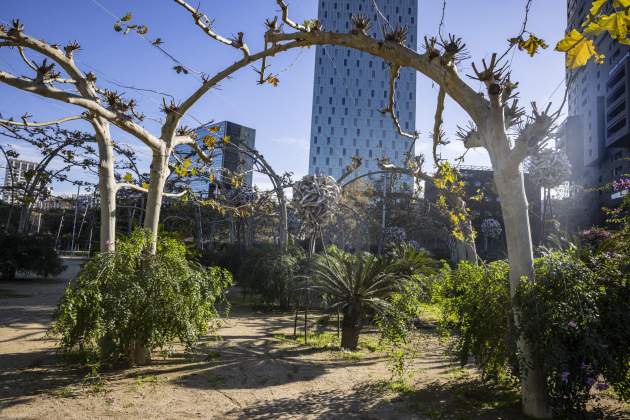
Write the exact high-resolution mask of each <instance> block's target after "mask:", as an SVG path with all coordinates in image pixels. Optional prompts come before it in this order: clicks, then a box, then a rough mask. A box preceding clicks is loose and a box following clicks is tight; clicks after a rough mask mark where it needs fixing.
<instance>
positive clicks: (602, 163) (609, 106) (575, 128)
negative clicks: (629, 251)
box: [562, 0, 630, 229]
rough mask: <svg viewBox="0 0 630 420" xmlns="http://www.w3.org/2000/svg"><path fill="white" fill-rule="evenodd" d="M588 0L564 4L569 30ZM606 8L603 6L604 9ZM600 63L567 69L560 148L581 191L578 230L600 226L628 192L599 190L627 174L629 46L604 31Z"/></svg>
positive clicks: (586, 9)
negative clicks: (605, 209) (607, 210)
mask: <svg viewBox="0 0 630 420" xmlns="http://www.w3.org/2000/svg"><path fill="white" fill-rule="evenodd" d="M591 3H592V1H590V0H567V30H571V29H573V28H576V27H579V26H580V25H581V24H582V22H584V19H585V18H586V17H587V16H588V13H589V10H590V7H591ZM605 7H607V6H605ZM595 45H596V47H597V50H598V52H600V53H602V54H604V55H605V56H606V59H605V61H604V63H603V64H596V63H588V65H586V66H584V67H582V68H579V69H577V70H567V75H566V78H567V81H568V80H571V83H570V84H569V85H568V86H567V89H568V100H567V103H568V108H569V116H568V118H567V121H566V124H565V136H564V139H563V141H562V146H563V147H564V148H565V150H566V152H567V155H568V156H569V160H570V161H571V164H572V166H573V179H572V182H573V183H575V184H576V185H578V186H580V187H581V188H580V189H579V190H578V192H576V194H578V197H577V199H576V200H575V202H576V206H575V207H576V208H575V209H574V213H575V214H572V215H571V219H572V220H574V221H575V224H576V226H577V227H578V228H579V229H586V228H588V227H590V226H592V225H596V224H601V223H603V222H604V220H605V219H606V218H607V216H606V215H605V214H604V213H603V212H602V211H601V208H602V207H608V208H613V207H616V206H618V205H619V204H620V203H621V200H622V198H623V196H624V195H625V194H629V193H630V191H628V190H626V191H603V190H598V188H599V187H601V186H604V185H611V184H612V183H613V182H615V181H618V180H620V179H622V178H626V177H627V174H628V173H630V113H629V111H628V110H629V108H630V78H629V77H628V76H629V75H630V47H628V46H626V45H623V44H620V43H619V42H616V41H615V40H613V39H612V38H611V37H610V36H609V35H608V34H607V33H604V34H602V35H600V36H599V37H597V38H596V39H595Z"/></svg>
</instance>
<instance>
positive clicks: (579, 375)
mask: <svg viewBox="0 0 630 420" xmlns="http://www.w3.org/2000/svg"><path fill="white" fill-rule="evenodd" d="M623 263H624V262H622V261H620V260H618V259H617V258H616V257H615V256H614V255H613V254H608V255H605V256H604V255H602V256H598V257H594V259H592V260H591V261H590V264H587V263H585V262H584V261H582V260H580V259H579V258H576V256H575V254H573V253H572V252H563V253H561V252H549V253H547V254H545V255H544V256H543V257H541V258H540V259H538V261H537V264H536V282H534V283H530V282H524V283H523V284H522V285H521V288H520V290H519V293H518V303H519V305H520V307H521V312H522V320H521V328H522V331H523V333H524V335H525V337H526V338H527V339H528V341H529V342H530V343H531V346H532V349H533V352H534V357H535V360H536V361H537V362H538V363H539V364H540V365H541V366H542V367H543V369H544V370H545V373H546V376H547V385H548V390H549V396H550V397H551V402H552V407H553V409H554V411H555V414H556V416H559V417H567V418H573V416H576V415H578V414H580V413H583V412H584V411H585V410H586V404H587V403H588V401H589V400H590V399H591V398H592V397H593V391H594V390H595V391H597V390H600V391H601V390H605V389H607V388H608V387H609V384H611V385H613V386H614V387H615V390H616V391H617V393H618V395H619V396H621V397H622V398H626V399H627V398H628V397H629V395H628V390H629V389H630V346H629V344H628V343H630V326H629V325H628V322H627V320H628V319H630V303H629V302H630V301H629V300H628V299H630V289H629V285H628V278H627V273H625V274H624V272H623V271H622V270H621V267H623V266H622V265H620V264H623Z"/></svg>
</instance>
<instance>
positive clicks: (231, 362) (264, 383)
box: [156, 340, 381, 390]
mask: <svg viewBox="0 0 630 420" xmlns="http://www.w3.org/2000/svg"><path fill="white" fill-rule="evenodd" d="M209 350H210V351H209V352H207V353H203V352H202V353H197V354H196V355H194V356H191V355H187V356H185V357H188V358H190V357H196V358H197V359H198V360H199V358H203V357H204V356H205V358H206V361H203V362H201V363H196V364H194V365H189V366H179V367H175V370H177V371H178V373H182V372H184V371H188V373H185V374H183V375H181V376H179V377H178V379H177V383H178V384H179V385H180V386H185V387H190V388H197V389H222V390H227V389H259V388H264V387H271V386H278V385H284V384H290V383H292V382H301V381H310V380H313V379H315V378H317V377H320V376H322V375H325V374H326V373H328V372H329V371H331V370H334V369H338V368H344V367H348V366H365V365H370V364H373V363H376V362H378V361H379V360H381V358H380V357H376V356H375V357H371V356H365V357H362V358H361V359H359V360H345V359H341V358H340V359H332V360H331V358H330V350H329V349H324V348H316V347H308V346H304V347H303V346H291V347H278V346H277V343H276V342H275V341H272V340H268V341H267V340H265V341H263V342H261V343H253V342H246V343H241V344H239V345H230V344H228V343H221V344H220V345H218V346H215V347H213V348H211V349H209ZM318 354H322V357H321V358H318V357H316V356H317V355H318ZM306 356H309V359H308V360H307V359H305V357H306ZM313 356H315V357H313ZM208 359H210V360H208ZM156 373H164V370H163V368H158V369H156Z"/></svg>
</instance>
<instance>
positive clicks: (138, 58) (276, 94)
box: [0, 0, 566, 193]
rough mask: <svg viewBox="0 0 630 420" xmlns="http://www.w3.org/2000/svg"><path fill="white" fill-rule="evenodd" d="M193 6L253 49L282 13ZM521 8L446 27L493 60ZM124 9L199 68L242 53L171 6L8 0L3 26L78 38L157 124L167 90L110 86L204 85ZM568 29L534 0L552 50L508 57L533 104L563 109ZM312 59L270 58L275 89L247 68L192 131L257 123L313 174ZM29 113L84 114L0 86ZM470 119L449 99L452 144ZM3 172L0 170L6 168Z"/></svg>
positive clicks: (420, 111) (208, 3)
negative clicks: (124, 31)
mask: <svg viewBox="0 0 630 420" xmlns="http://www.w3.org/2000/svg"><path fill="white" fill-rule="evenodd" d="M377 1H384V0H377ZM419 2H420V7H419V13H420V16H419V19H418V25H419V30H418V33H419V35H425V34H426V35H433V34H435V33H436V32H437V28H438V24H439V21H440V15H441V9H442V1H441V0H419ZM197 3H200V4H201V10H202V11H204V12H205V13H207V14H208V15H209V16H210V17H211V18H213V19H215V29H216V30H217V31H219V32H220V33H222V34H224V35H228V36H229V35H232V34H235V33H237V32H240V31H243V32H245V39H246V41H247V42H248V44H249V46H250V49H252V50H258V49H260V48H261V47H262V35H263V32H264V25H263V22H264V20H265V19H266V18H269V17H272V16H274V15H275V14H278V7H277V6H276V3H275V0H214V1H212V0H195V2H194V4H195V5H196V4H197ZM289 4H290V7H291V14H292V16H293V18H294V19H295V20H297V21H302V20H304V19H308V18H312V17H314V16H316V14H317V1H316V0H292V1H289ZM524 5H525V0H474V1H472V0H448V3H447V10H446V19H445V27H444V32H445V33H450V32H452V33H454V34H456V35H458V36H460V37H462V38H463V39H464V41H465V42H466V45H467V47H468V50H469V51H470V54H471V56H472V57H474V58H475V59H476V60H478V61H480V60H481V58H488V57H490V55H491V54H492V52H500V53H502V52H503V51H504V50H505V48H506V46H507V38H509V37H511V36H514V35H516V34H518V32H519V31H520V27H521V24H522V20H523V14H524ZM127 12H132V13H133V20H134V22H137V23H143V24H146V25H148V26H149V33H148V34H147V37H148V38H150V39H154V38H157V37H159V38H161V39H162V40H163V41H164V42H165V43H164V45H163V46H164V48H165V49H166V50H167V51H168V52H169V53H171V54H172V55H173V56H175V57H176V58H177V59H178V60H180V61H181V62H183V63H185V64H186V65H187V66H188V67H190V68H192V69H195V70H198V71H203V72H205V73H209V74H212V73H214V72H216V71H218V70H220V69H221V68H223V67H225V66H227V65H229V64H231V63H232V62H234V61H235V60H237V59H238V58H239V54H240V53H239V52H238V51H235V50H234V49H232V48H230V47H227V46H224V45H220V44H218V43H216V42H215V41H212V40H211V39H210V38H208V37H207V36H205V35H204V34H203V33H202V32H201V31H200V30H199V29H198V28H197V27H195V26H194V25H193V23H192V21H191V18H190V15H189V14H187V13H185V12H184V10H183V9H181V8H180V7H179V6H177V5H176V4H175V3H174V2H173V1H172V0H81V1H77V0H55V1H50V0H2V7H1V8H0V20H1V21H2V22H3V23H5V24H6V23H7V22H8V21H10V20H11V19H13V18H19V19H21V20H22V21H23V22H24V24H25V29H26V31H27V32H28V33H29V34H31V35H34V36H36V37H39V38H43V39H45V40H47V41H49V42H55V43H61V44H65V43H67V42H69V41H73V40H76V41H78V42H79V43H80V44H81V47H82V50H81V51H79V52H78V53H77V54H76V60H77V63H78V64H79V66H81V68H82V69H84V71H86V72H87V71H94V72H95V73H96V75H97V77H98V78H99V81H98V83H99V85H100V86H102V87H107V88H115V89H117V90H119V91H123V92H126V93H128V94H129V96H130V97H134V98H135V99H137V100H138V102H139V109H140V110H141V111H142V112H143V113H145V114H146V115H147V116H148V117H150V118H156V119H158V118H160V117H161V115H160V111H159V108H160V104H161V97H160V96H159V95H155V94H151V93H138V92H137V91H133V90H131V89H123V88H120V87H117V86H115V85H114V84H112V83H110V81H113V82H118V83H122V84H125V85H132V86H136V87H139V88H149V89H154V90H158V91H162V92H167V93H169V94H171V95H173V96H175V98H177V99H178V100H182V99H184V98H185V97H186V96H188V95H189V94H190V93H191V92H192V91H193V90H194V89H195V88H196V87H197V86H198V85H199V83H200V82H199V80H198V78H196V77H194V76H192V75H188V76H185V75H178V74H176V73H175V72H174V71H173V70H172V68H173V66H174V63H173V62H172V61H171V60H170V59H168V58H167V57H166V56H164V55H163V54H161V53H160V52H159V51H157V50H156V49H155V48H153V47H151V46H150V45H149V43H148V42H147V41H146V40H144V39H142V38H140V37H138V36H136V35H133V34H129V35H127V36H123V35H121V34H119V33H116V32H114V30H113V24H114V21H115V18H114V16H113V15H116V16H122V15H124V14H125V13H127ZM565 24H566V1H564V0H534V1H533V6H532V10H531V13H530V18H529V24H528V29H529V30H530V31H531V32H533V33H535V34H536V35H537V36H539V37H542V38H544V39H545V40H547V42H548V43H549V44H550V48H549V49H548V50H546V51H544V52H543V53H542V54H540V55H537V56H536V57H535V58H530V57H529V56H528V55H527V54H525V53H523V52H520V51H516V52H515V53H514V54H513V55H512V54H510V56H509V57H510V58H511V59H512V60H513V61H512V66H513V79H514V80H516V81H518V82H520V91H521V96H522V99H521V101H522V104H529V103H530V101H533V100H535V101H538V102H540V103H543V102H546V101H548V100H549V98H550V97H551V98H552V99H555V101H556V102H559V101H560V100H561V97H562V94H563V89H564V85H563V80H564V58H563V56H562V55H561V54H560V53H557V52H554V51H553V46H554V45H555V43H556V41H557V40H558V39H560V38H561V37H562V35H563V33H564V27H565ZM419 38H420V39H422V36H420V37H419ZM314 52H315V51H314V49H306V50H302V51H292V52H289V53H288V54H285V55H282V56H279V57H277V58H274V59H272V61H271V64H272V66H273V67H272V69H271V71H272V72H274V73H279V77H280V84H279V86H278V87H277V88H274V87H271V86H269V85H266V86H258V85H257V84H256V83H255V79H256V74H255V73H254V72H253V71H252V70H251V69H246V70H242V71H241V72H240V73H237V74H236V75H234V77H233V78H232V79H231V80H229V81H227V82H226V83H224V84H223V85H222V86H221V89H220V90H215V91H212V92H211V93H210V94H209V95H207V96H206V97H205V98H204V99H203V100H201V101H200V102H199V103H198V105H197V106H196V107H195V108H193V109H192V111H191V117H190V118H187V119H186V121H185V124H187V125H190V126H194V125H196V124H197V122H196V120H199V121H202V122H208V121H211V120H214V121H222V120H230V121H234V122H237V123H240V124H243V125H246V126H249V127H252V128H255V129H256V130H257V134H256V136H257V137H256V143H257V147H258V148H259V150H261V152H262V153H263V154H264V155H265V157H266V158H267V159H268V160H269V161H270V163H271V164H272V165H273V166H274V167H275V168H276V170H277V171H279V172H282V171H292V172H294V173H295V176H296V177H299V176H302V175H304V174H305V173H306V172H307V170H308V142H309V133H310V123H311V101H312V85H313V71H314ZM33 58H36V57H33ZM0 68H1V69H3V70H8V71H10V72H13V73H17V74H24V75H28V74H29V73H28V72H27V69H26V68H25V66H24V65H23V63H22V62H21V61H20V60H19V58H18V57H17V52H16V51H12V50H9V49H6V48H3V49H2V50H0ZM461 72H462V73H465V74H470V73H471V69H470V61H468V62H465V63H463V64H462V66H461ZM108 80H109V81H108ZM470 83H471V84H472V86H474V87H478V82H477V83H475V82H474V81H472V80H471V81H470ZM554 92H555V93H554ZM436 94H437V88H436V87H435V86H433V85H432V83H431V82H430V81H429V80H427V79H425V78H424V77H423V76H421V75H418V107H417V128H418V129H419V130H420V131H421V135H422V137H421V142H420V144H419V147H418V151H419V152H421V151H427V152H428V151H429V149H430V140H429V134H430V132H431V129H432V125H433V113H434V107H435V96H436ZM552 94H553V95H552ZM27 111H28V112H29V113H30V114H33V115H34V119H35V120H39V121H42V120H46V119H50V118H54V117H60V116H66V115H73V114H76V113H79V112H80V110H78V109H76V108H74V109H73V107H70V106H66V105H63V104H58V103H55V102H53V101H51V100H47V99H43V98H38V97H35V96H33V95H29V94H27V93H23V92H20V91H17V90H15V89H13V88H10V87H7V86H4V85H0V113H2V114H3V115H4V116H5V117H9V116H13V117H19V116H20V115H22V114H23V113H24V112H27ZM466 122H467V117H466V115H465V113H464V112H463V111H462V110H461V109H459V108H458V107H457V105H455V104H454V103H453V102H447V106H446V112H445V115H444V127H445V130H446V132H447V134H448V135H449V137H453V133H454V132H455V130H456V127H457V126H458V125H464V124H465V123H466ZM145 125H146V126H147V128H149V129H150V130H153V131H154V132H158V131H157V130H158V124H157V123H154V122H152V121H150V120H147V121H146V123H145ZM74 127H77V128H84V129H85V130H89V128H90V127H89V126H88V125H87V124H85V123H75V124H74ZM114 136H115V138H116V139H117V140H119V141H121V142H125V143H129V144H132V145H134V147H135V149H136V150H137V152H138V154H139V155H140V156H145V157H148V156H149V151H148V149H147V148H146V147H145V146H143V145H141V144H139V143H138V142H137V141H135V140H134V139H133V138H132V137H130V136H129V135H127V134H125V133H122V132H121V131H120V130H117V129H116V130H115V131H114ZM0 142H2V143H7V139H0ZM16 147H17V148H18V149H19V150H20V151H22V155H23V157H25V158H27V157H33V156H32V152H30V151H28V150H25V149H23V148H20V147H19V145H16ZM463 150H464V149H463V147H462V146H461V145H460V144H458V143H457V142H456V141H453V142H452V143H451V144H450V145H449V146H446V147H445V148H444V149H443V155H444V156H446V157H454V156H459V155H460V154H461V153H462V152H463ZM486 162H487V157H486V155H485V152H482V151H471V152H469V153H468V154H467V157H466V163H467V164H471V165H477V164H485V163H486ZM0 166H4V162H1V163H0ZM76 176H80V174H76ZM255 182H256V183H257V184H258V185H260V186H261V187H263V188H264V187H266V186H267V185H268V183H267V182H266V180H265V179H264V178H263V177H262V176H258V177H255ZM55 190H56V192H58V193H62V192H70V191H73V190H74V189H73V188H71V187H64V186H56V189H55Z"/></svg>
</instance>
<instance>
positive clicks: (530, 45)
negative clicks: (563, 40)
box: [518, 34, 549, 57]
mask: <svg viewBox="0 0 630 420" xmlns="http://www.w3.org/2000/svg"><path fill="white" fill-rule="evenodd" d="M548 47H549V45H547V43H546V42H545V40H544V39H542V38H538V37H537V36H536V35H534V34H529V38H527V40H523V39H521V40H520V41H519V43H518V49H519V50H525V51H527V54H529V55H530V56H531V57H533V56H534V55H536V53H537V52H538V49H539V48H542V49H547V48H548Z"/></svg>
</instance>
